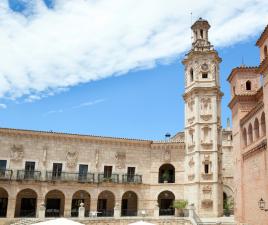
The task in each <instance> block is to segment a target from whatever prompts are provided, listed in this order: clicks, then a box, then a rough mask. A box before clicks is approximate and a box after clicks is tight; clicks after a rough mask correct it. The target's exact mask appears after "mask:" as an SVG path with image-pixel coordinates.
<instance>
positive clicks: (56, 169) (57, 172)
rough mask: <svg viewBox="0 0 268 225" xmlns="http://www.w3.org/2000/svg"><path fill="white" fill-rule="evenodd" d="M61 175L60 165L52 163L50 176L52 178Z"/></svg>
mask: <svg viewBox="0 0 268 225" xmlns="http://www.w3.org/2000/svg"><path fill="white" fill-rule="evenodd" d="M61 173H62V163H53V171H52V176H53V177H54V178H56V177H60V176H61Z"/></svg>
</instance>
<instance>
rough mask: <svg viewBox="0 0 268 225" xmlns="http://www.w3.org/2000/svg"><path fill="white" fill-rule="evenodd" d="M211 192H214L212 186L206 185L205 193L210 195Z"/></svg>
mask: <svg viewBox="0 0 268 225" xmlns="http://www.w3.org/2000/svg"><path fill="white" fill-rule="evenodd" d="M211 191H212V188H211V186H210V185H205V186H204V187H203V192H205V193H209V192H211Z"/></svg>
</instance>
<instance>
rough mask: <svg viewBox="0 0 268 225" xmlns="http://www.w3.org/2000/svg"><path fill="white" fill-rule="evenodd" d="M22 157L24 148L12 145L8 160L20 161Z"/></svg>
mask: <svg viewBox="0 0 268 225" xmlns="http://www.w3.org/2000/svg"><path fill="white" fill-rule="evenodd" d="M23 156H24V148H23V145H16V144H14V145H12V146H11V149H10V158H11V160H14V161H20V160H22V159H23Z"/></svg>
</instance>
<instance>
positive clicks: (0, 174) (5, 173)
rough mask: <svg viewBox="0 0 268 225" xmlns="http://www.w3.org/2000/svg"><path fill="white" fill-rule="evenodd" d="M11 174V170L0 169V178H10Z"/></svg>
mask: <svg viewBox="0 0 268 225" xmlns="http://www.w3.org/2000/svg"><path fill="white" fill-rule="evenodd" d="M12 175H13V171H12V170H7V169H0V180H11V177H12Z"/></svg>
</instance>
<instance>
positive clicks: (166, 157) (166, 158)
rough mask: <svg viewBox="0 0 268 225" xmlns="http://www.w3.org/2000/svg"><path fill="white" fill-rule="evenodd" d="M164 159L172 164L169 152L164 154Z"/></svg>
mask: <svg viewBox="0 0 268 225" xmlns="http://www.w3.org/2000/svg"><path fill="white" fill-rule="evenodd" d="M163 158H164V161H165V162H170V160H171V152H170V151H169V150H166V151H165V152H164V156H163Z"/></svg>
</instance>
